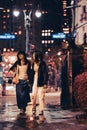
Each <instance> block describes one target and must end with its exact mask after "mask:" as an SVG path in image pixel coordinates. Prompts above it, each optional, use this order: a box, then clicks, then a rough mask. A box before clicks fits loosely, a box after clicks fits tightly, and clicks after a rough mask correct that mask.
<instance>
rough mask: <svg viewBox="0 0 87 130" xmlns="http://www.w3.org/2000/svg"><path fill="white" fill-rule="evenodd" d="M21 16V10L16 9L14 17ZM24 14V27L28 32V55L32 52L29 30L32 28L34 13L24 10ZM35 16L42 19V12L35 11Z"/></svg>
mask: <svg viewBox="0 0 87 130" xmlns="http://www.w3.org/2000/svg"><path fill="white" fill-rule="evenodd" d="M19 14H20V12H19V10H17V9H15V10H14V11H13V15H14V16H16V17H18V16H19ZM23 14H24V26H25V30H26V50H25V51H26V54H28V51H30V44H29V28H30V26H31V21H32V11H31V10H30V11H28V10H23ZM35 16H36V17H37V18H39V17H41V11H40V10H36V11H35Z"/></svg>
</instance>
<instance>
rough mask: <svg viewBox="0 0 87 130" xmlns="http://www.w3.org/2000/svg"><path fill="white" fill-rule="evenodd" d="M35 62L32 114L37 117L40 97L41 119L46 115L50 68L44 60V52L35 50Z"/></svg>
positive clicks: (33, 67) (33, 65) (33, 66)
mask: <svg viewBox="0 0 87 130" xmlns="http://www.w3.org/2000/svg"><path fill="white" fill-rule="evenodd" d="M33 59H34V63H33V64H32V69H33V71H34V78H33V87H32V104H33V107H32V114H33V117H36V101H37V96H38V99H39V119H41V120H43V117H44V113H43V112H44V103H45V102H44V101H45V100H44V99H45V92H46V88H47V83H48V69H47V65H46V63H45V61H43V54H42V53H41V52H35V53H34V54H33Z"/></svg>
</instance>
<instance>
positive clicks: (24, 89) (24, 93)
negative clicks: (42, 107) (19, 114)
mask: <svg viewBox="0 0 87 130" xmlns="http://www.w3.org/2000/svg"><path fill="white" fill-rule="evenodd" d="M16 99H17V106H18V108H19V109H26V106H27V103H28V102H30V93H29V86H28V84H27V82H26V81H24V80H19V83H18V84H17V85H16Z"/></svg>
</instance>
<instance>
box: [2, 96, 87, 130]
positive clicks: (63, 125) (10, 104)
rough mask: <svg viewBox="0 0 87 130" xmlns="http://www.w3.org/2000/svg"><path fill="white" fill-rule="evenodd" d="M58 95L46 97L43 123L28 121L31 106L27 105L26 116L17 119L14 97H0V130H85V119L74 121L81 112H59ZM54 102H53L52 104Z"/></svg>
mask: <svg viewBox="0 0 87 130" xmlns="http://www.w3.org/2000/svg"><path fill="white" fill-rule="evenodd" d="M58 98H59V95H54V94H53V95H47V96H46V103H45V104H46V105H45V112H44V115H45V118H46V119H45V121H44V122H43V123H40V122H38V120H37V121H30V118H29V116H30V115H31V108H32V104H31V103H30V104H28V107H27V111H26V116H24V117H22V118H21V117H19V118H18V114H19V110H18V108H17V106H16V98H15V96H13V97H12V96H7V97H3V98H2V97H0V130H48V129H50V130H74V129H76V130H87V119H80V120H77V119H76V115H79V114H82V112H81V111H79V110H77V111H72V110H61V107H60V105H59V99H58ZM54 101H55V102H54ZM37 114H38V106H37Z"/></svg>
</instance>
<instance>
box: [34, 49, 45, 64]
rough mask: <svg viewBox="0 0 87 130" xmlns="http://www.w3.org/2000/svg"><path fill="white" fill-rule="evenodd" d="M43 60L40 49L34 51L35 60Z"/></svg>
mask: <svg viewBox="0 0 87 130" xmlns="http://www.w3.org/2000/svg"><path fill="white" fill-rule="evenodd" d="M39 61H43V54H42V52H40V51H36V52H35V62H36V63H37V62H39Z"/></svg>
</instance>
